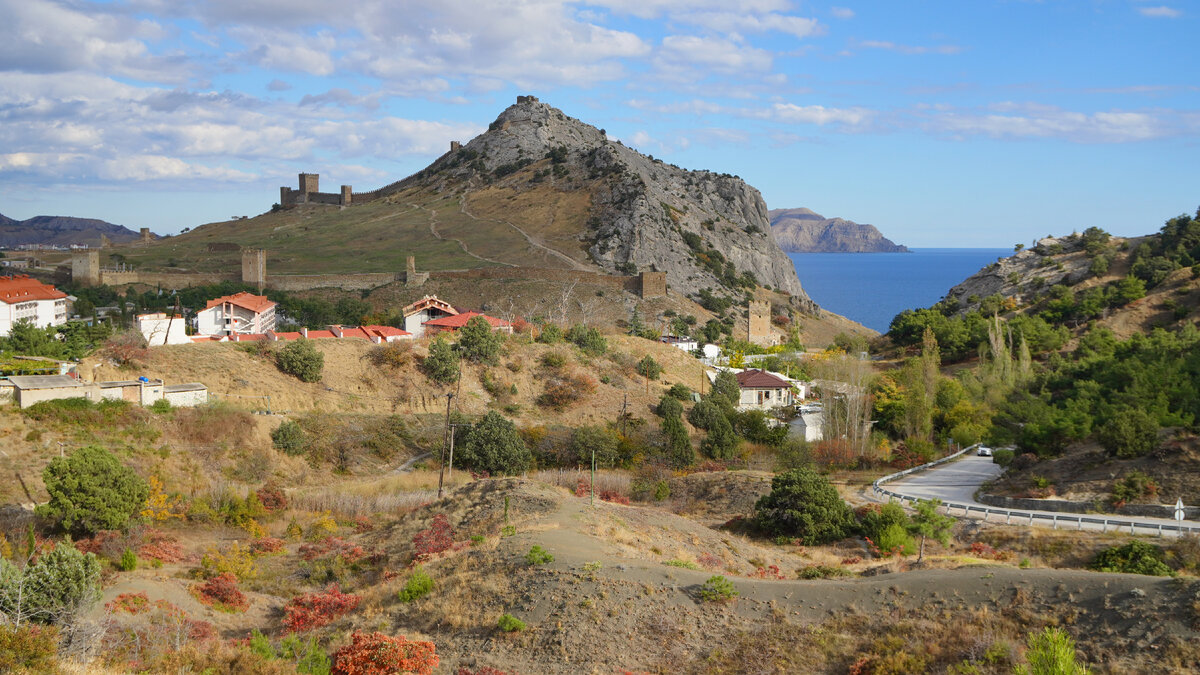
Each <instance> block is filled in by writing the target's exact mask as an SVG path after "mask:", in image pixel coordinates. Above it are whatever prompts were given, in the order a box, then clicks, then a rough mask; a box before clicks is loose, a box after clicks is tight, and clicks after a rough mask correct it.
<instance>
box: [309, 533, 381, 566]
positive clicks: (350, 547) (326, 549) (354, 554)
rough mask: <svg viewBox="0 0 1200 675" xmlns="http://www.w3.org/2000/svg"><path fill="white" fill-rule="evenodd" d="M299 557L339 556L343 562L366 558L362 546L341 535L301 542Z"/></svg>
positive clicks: (354, 561)
mask: <svg viewBox="0 0 1200 675" xmlns="http://www.w3.org/2000/svg"><path fill="white" fill-rule="evenodd" d="M300 557H301V558H304V559H305V560H316V559H317V558H325V557H330V558H341V559H342V560H343V561H344V562H347V563H351V564H353V563H356V562H358V561H359V560H362V559H363V558H366V557H367V552H366V551H364V550H363V547H362V546H359V545H358V544H355V543H353V542H349V541H346V540H345V539H342V538H341V537H325V539H323V540H321V541H319V542H317V543H315V544H301V545H300Z"/></svg>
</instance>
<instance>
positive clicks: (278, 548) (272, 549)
mask: <svg viewBox="0 0 1200 675" xmlns="http://www.w3.org/2000/svg"><path fill="white" fill-rule="evenodd" d="M282 552H283V540H282V539H276V538H275V537H262V538H260V539H255V540H254V541H252V542H250V553H252V554H254V555H256V556H263V555H271V554H273V553H282Z"/></svg>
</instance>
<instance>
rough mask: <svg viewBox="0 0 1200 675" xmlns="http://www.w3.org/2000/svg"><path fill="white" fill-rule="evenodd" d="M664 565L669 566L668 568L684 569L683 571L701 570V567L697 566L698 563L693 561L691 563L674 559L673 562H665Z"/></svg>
mask: <svg viewBox="0 0 1200 675" xmlns="http://www.w3.org/2000/svg"><path fill="white" fill-rule="evenodd" d="M663 564H664V565H667V566H670V567H682V568H683V569H685V570H698V569H700V566H699V565H697V564H696V563H694V562H692V561H690V560H676V559H672V560H664V561H663Z"/></svg>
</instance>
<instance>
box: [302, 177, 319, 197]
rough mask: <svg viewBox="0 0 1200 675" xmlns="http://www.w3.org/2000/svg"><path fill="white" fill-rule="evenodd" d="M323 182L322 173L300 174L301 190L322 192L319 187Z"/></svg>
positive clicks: (304, 191)
mask: <svg viewBox="0 0 1200 675" xmlns="http://www.w3.org/2000/svg"><path fill="white" fill-rule="evenodd" d="M320 182H321V174H319V173H302V174H300V192H303V193H304V194H308V193H310V192H320V191H321V190H320V188H319V187H318V186H319V185H320Z"/></svg>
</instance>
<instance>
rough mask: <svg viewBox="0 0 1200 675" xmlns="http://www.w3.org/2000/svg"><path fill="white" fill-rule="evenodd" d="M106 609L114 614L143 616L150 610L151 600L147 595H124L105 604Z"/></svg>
mask: <svg viewBox="0 0 1200 675" xmlns="http://www.w3.org/2000/svg"><path fill="white" fill-rule="evenodd" d="M104 609H107V610H108V611H110V612H112V613H113V614H118V613H121V612H124V613H126V614H141V613H142V612H144V611H146V610H147V609H150V598H147V597H146V594H145V593H122V594H120V595H118V596H117V597H115V598H113V599H112V600H111V601H110V602H108V603H107V604H105V605H104Z"/></svg>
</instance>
